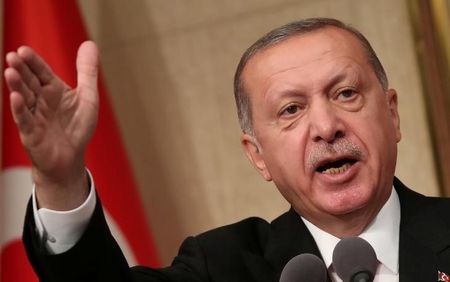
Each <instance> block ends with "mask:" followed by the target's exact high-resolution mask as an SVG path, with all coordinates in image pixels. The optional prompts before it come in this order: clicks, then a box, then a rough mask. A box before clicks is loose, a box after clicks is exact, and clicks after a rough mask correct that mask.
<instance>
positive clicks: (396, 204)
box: [302, 189, 400, 274]
mask: <svg viewBox="0 0 450 282" xmlns="http://www.w3.org/2000/svg"><path fill="white" fill-rule="evenodd" d="M302 220H303V221H304V222H305V225H306V227H307V228H308V230H309V232H311V234H312V236H313V238H314V240H315V241H316V244H317V247H318V248H319V251H320V253H321V254H322V257H323V260H324V262H325V265H326V267H327V268H330V265H331V264H332V262H333V250H334V248H335V247H336V244H337V243H338V242H339V241H340V239H339V238H337V237H335V236H333V235H331V234H329V233H327V232H325V231H323V230H321V229H320V228H318V227H317V226H315V225H314V224H312V223H311V222H309V221H308V220H306V219H305V218H304V217H302ZM399 232H400V201H399V199H398V194H397V192H396V191H395V189H392V193H391V195H390V197H389V199H388V200H387V202H386V203H385V204H384V206H383V207H382V208H381V210H380V211H379V212H378V215H377V216H376V217H375V219H374V220H373V221H372V223H370V224H369V226H368V227H367V228H366V229H365V230H364V231H363V232H362V233H361V234H360V235H358V237H361V238H363V239H364V240H366V241H367V242H369V243H370V245H372V247H373V249H374V250H375V253H376V254H377V259H378V261H379V262H380V263H382V264H383V265H384V266H386V267H387V268H388V269H389V270H390V271H392V273H394V274H398V248H399Z"/></svg>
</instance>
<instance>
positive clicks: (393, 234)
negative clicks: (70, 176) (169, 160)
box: [32, 173, 400, 282]
mask: <svg viewBox="0 0 450 282" xmlns="http://www.w3.org/2000/svg"><path fill="white" fill-rule="evenodd" d="M89 177H90V183H92V184H91V185H92V186H91V187H90V192H89V196H88V197H87V199H86V201H85V202H84V203H83V204H82V205H81V206H79V207H78V208H76V209H73V210H70V211H54V210H49V209H45V208H40V209H39V208H38V206H37V202H36V194H35V190H34V188H33V194H32V201H33V212H34V220H35V222H36V229H37V231H38V234H39V235H40V236H41V238H43V239H44V241H45V244H46V247H47V249H48V251H49V252H50V253H52V254H60V253H63V252H65V251H67V250H69V249H70V248H71V247H73V246H74V245H75V244H76V243H77V242H78V240H79V239H80V237H81V236H82V234H83V232H84V230H85V229H86V227H87V225H88V223H89V221H90V219H91V216H92V214H93V213H94V209H95V205H96V201H97V199H96V195H95V186H94V181H93V179H92V176H91V174H90V173H89ZM302 220H303V221H304V222H305V224H306V227H307V228H308V229H309V231H310V232H311V234H312V236H313V238H314V240H315V241H316V243H317V246H318V248H319V251H320V253H321V254H322V257H323V259H324V262H325V265H326V267H327V269H328V271H329V273H330V275H331V277H332V280H333V281H335V282H342V280H341V279H340V278H339V277H338V276H337V274H336V272H335V271H334V269H333V267H332V256H333V250H334V247H335V246H336V244H337V243H338V242H339V240H340V239H339V238H337V237H334V236H333V235H331V234H329V233H327V232H325V231H323V230H321V229H319V228H318V227H316V226H315V225H313V224H312V223H310V222H309V221H307V220H306V219H304V218H303V217H302ZM399 229H400V201H399V199H398V195H397V192H396V191H395V189H392V193H391V196H390V197H389V199H388V201H387V202H386V204H385V205H384V206H383V208H382V209H381V210H380V212H379V213H378V215H377V216H376V218H375V219H374V221H373V222H372V223H371V224H370V225H369V226H368V228H367V229H366V230H364V232H363V233H361V234H360V235H359V237H361V238H363V239H365V240H366V241H368V242H369V243H370V244H371V245H372V247H373V248H374V250H375V253H376V254H377V258H378V260H379V262H380V264H379V266H378V268H377V272H376V276H375V280H374V282H381V281H382V282H394V281H395V282H398V281H399V273H398V248H399V247H398V246H399Z"/></svg>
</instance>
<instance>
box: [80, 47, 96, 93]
mask: <svg viewBox="0 0 450 282" xmlns="http://www.w3.org/2000/svg"><path fill="white" fill-rule="evenodd" d="M98 57H99V55H98V49H97V45H95V43H94V42H93V41H85V42H83V43H82V44H81V45H80V48H78V54H77V83H78V86H77V88H78V89H79V90H82V91H85V90H87V91H89V92H93V93H97V77H98V64H99V58H98Z"/></svg>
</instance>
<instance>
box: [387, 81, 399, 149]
mask: <svg viewBox="0 0 450 282" xmlns="http://www.w3.org/2000/svg"><path fill="white" fill-rule="evenodd" d="M386 99H387V103H388V107H389V112H390V113H391V118H392V122H393V125H394V127H395V132H396V137H397V143H398V142H400V140H401V139H402V133H401V131H400V116H399V114H398V101H397V91H395V89H389V90H388V91H387V92H386Z"/></svg>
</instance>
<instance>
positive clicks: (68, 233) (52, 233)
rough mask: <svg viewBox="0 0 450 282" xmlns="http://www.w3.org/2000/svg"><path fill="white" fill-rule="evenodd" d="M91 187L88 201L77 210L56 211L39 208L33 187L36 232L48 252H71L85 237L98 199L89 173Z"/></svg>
mask: <svg viewBox="0 0 450 282" xmlns="http://www.w3.org/2000/svg"><path fill="white" fill-rule="evenodd" d="M88 175H89V179H90V183H91V187H90V192H89V195H88V197H87V199H86V201H85V202H84V203H83V204H81V206H79V207H78V208H76V209H73V210H69V211H54V210H50V209H46V208H41V209H38V208H37V203H36V193H35V187H34V186H33V194H32V201H33V214H34V221H35V223H36V231H37V232H38V234H39V236H40V237H41V239H43V241H44V242H45V246H46V247H47V250H48V251H49V252H50V253H52V254H60V253H64V252H65V251H67V250H69V249H70V248H72V247H73V246H75V244H76V243H77V242H78V240H79V239H80V238H81V236H82V235H83V232H84V231H85V229H86V227H87V225H88V224H89V221H90V219H91V216H92V214H93V213H94V210H95V205H96V202H97V197H96V195H95V185H94V181H93V179H92V175H91V173H90V172H89V171H88Z"/></svg>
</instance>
